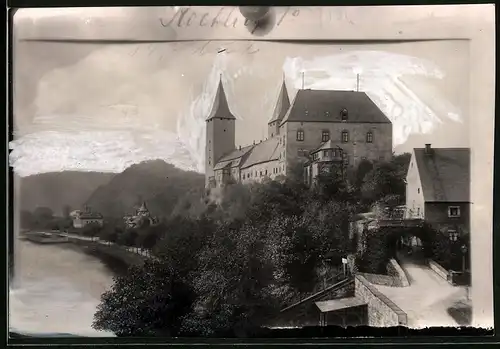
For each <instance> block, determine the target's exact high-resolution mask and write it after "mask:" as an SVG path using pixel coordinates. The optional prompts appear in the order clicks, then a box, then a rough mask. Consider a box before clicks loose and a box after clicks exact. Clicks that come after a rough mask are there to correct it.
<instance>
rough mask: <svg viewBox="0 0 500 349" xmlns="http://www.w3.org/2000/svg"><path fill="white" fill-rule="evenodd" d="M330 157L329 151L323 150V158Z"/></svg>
mask: <svg viewBox="0 0 500 349" xmlns="http://www.w3.org/2000/svg"><path fill="white" fill-rule="evenodd" d="M327 156H328V150H323V157H324V158H326V157H327Z"/></svg>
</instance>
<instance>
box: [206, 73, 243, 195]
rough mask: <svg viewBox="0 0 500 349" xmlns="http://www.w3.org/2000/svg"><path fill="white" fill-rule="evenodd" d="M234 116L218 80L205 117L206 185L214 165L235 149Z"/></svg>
mask: <svg viewBox="0 0 500 349" xmlns="http://www.w3.org/2000/svg"><path fill="white" fill-rule="evenodd" d="M235 121H236V118H235V117H234V115H233V113H232V112H231V110H230V109H229V105H228V103H227V98H226V93H225V92H224V86H223V84H222V76H221V79H220V80H219V86H218V88H217V93H216V94H215V99H214V103H213V106H212V110H211V111H210V114H209V115H208V118H207V119H206V122H207V127H206V147H205V177H206V183H205V184H206V185H207V186H208V185H209V179H210V178H213V176H214V166H215V165H216V163H217V161H218V160H219V159H220V158H221V157H222V156H223V155H225V154H227V153H229V152H231V151H233V150H235V148H236V146H235V131H236V125H235Z"/></svg>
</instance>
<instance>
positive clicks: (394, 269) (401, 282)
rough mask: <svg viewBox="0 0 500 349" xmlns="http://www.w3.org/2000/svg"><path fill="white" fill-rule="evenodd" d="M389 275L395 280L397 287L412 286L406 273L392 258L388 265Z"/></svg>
mask: <svg viewBox="0 0 500 349" xmlns="http://www.w3.org/2000/svg"><path fill="white" fill-rule="evenodd" d="M387 273H388V274H389V275H390V276H391V277H393V278H394V280H395V284H396V287H407V286H410V281H409V280H408V277H407V276H406V273H405V271H404V270H403V268H401V266H400V265H399V263H398V262H397V261H396V260H395V259H394V258H391V259H390V260H389V264H387Z"/></svg>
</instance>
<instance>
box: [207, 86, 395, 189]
mask: <svg viewBox="0 0 500 349" xmlns="http://www.w3.org/2000/svg"><path fill="white" fill-rule="evenodd" d="M206 122H207V127H206V149H205V159H206V160H205V161H206V163H205V168H206V170H205V180H206V186H207V187H208V188H213V187H218V186H222V185H224V184H225V183H229V182H231V181H233V182H241V183H248V182H251V181H261V180H262V179H264V178H270V179H276V177H279V176H280V175H282V176H286V175H287V173H289V171H290V170H291V168H292V165H293V164H295V163H297V162H301V163H304V164H305V172H304V174H305V178H306V180H307V181H312V180H313V179H314V176H316V175H317V174H318V173H319V172H318V171H320V170H321V171H323V170H326V169H327V168H328V169H331V165H332V164H338V163H339V160H341V161H340V163H342V164H343V165H342V166H343V167H344V168H349V167H354V166H357V164H358V163H359V162H360V161H361V160H362V159H367V160H370V161H389V160H390V159H391V157H392V123H391V121H390V120H389V119H388V118H387V116H385V115H384V113H383V112H382V111H381V110H380V109H379V108H378V107H377V106H376V105H375V103H373V101H372V100H371V99H370V98H369V97H368V96H367V95H366V93H364V92H357V91H334V90H310V89H307V90H305V89H302V90H299V91H298V92H297V93H296V95H295V97H294V99H293V101H292V102H291V103H290V99H289V96H288V91H287V88H286V85H285V82H284V81H283V83H282V85H281V89H280V91H279V95H278V100H277V102H276V106H275V108H274V112H273V114H272V115H271V118H270V120H269V122H268V138H267V139H266V140H265V141H260V142H258V143H255V142H254V144H252V145H249V146H246V147H238V148H236V146H235V141H236V140H235V128H236V117H235V116H234V114H233V113H232V112H231V110H230V108H229V105H228V101H227V98H226V94H225V92H224V87H223V85H222V81H219V86H218V88H217V93H216V96H215V100H214V103H213V107H212V110H211V112H210V114H209V116H208V118H207V119H206ZM339 157H340V158H339ZM327 165H328V166H327Z"/></svg>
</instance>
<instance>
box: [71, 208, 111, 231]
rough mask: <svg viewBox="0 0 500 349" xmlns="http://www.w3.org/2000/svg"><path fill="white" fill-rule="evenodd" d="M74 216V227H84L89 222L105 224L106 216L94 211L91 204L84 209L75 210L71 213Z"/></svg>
mask: <svg viewBox="0 0 500 349" xmlns="http://www.w3.org/2000/svg"><path fill="white" fill-rule="evenodd" d="M71 216H72V218H73V227H74V228H83V227H85V226H87V225H89V224H97V225H99V226H101V227H102V226H103V225H104V217H103V216H102V214H100V213H98V212H92V210H91V209H90V207H89V206H85V209H84V210H83V211H79V210H77V211H73V212H72V214H71Z"/></svg>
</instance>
